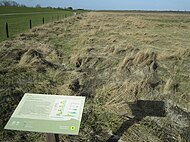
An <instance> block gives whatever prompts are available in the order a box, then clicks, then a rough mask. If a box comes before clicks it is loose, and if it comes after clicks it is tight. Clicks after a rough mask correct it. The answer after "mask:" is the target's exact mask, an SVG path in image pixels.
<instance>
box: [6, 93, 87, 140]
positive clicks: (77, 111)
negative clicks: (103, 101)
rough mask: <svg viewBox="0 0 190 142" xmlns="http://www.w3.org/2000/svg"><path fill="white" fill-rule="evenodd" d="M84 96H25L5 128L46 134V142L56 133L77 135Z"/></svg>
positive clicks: (57, 136) (52, 138)
mask: <svg viewBox="0 0 190 142" xmlns="http://www.w3.org/2000/svg"><path fill="white" fill-rule="evenodd" d="M84 102H85V97H82V96H62V95H44V94H30V93H26V94H25V95H24V96H23V98H22V100H21V101H20V103H19V105H18V106H17V108H16V109H15V111H14V113H13V114H12V116H11V118H10V119H9V121H8V123H7V124H6V126H5V129H9V130H20V131H31V132H42V133H47V134H46V135H47V136H46V137H47V142H59V135H58V134H68V135H78V133H79V128H80V122H81V118H82V112H83V107H84Z"/></svg>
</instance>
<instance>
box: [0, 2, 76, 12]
mask: <svg viewBox="0 0 190 142" xmlns="http://www.w3.org/2000/svg"><path fill="white" fill-rule="evenodd" d="M0 6H13V7H28V6H26V5H24V4H19V3H17V2H16V1H12V0H3V1H0ZM35 7H36V8H42V7H41V6H40V5H39V4H36V6H35ZM44 8H45V7H44ZM46 8H49V9H60V10H61V9H62V10H73V8H72V7H67V8H62V7H57V8H56V7H52V6H47V7H46Z"/></svg>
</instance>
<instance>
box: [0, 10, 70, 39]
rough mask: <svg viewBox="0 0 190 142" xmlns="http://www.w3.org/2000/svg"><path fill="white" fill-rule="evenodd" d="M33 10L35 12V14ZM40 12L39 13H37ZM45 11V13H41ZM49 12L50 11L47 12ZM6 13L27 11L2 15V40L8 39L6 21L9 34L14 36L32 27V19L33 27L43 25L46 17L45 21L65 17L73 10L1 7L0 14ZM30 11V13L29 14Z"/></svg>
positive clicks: (0, 16)
mask: <svg viewBox="0 0 190 142" xmlns="http://www.w3.org/2000/svg"><path fill="white" fill-rule="evenodd" d="M31 12H34V13H33V14H32V13H31ZM35 12H38V13H35ZM39 12H43V13H39ZM47 12H48V13H47ZM2 13H3V14H5V13H26V14H15V15H0V23H1V24H0V42H1V41H3V40H6V39H7V37H6V30H5V25H6V22H7V23H8V25H9V36H10V38H14V37H15V35H17V34H19V33H22V32H25V31H27V30H29V28H30V25H29V24H30V23H29V22H30V19H31V20H32V27H34V26H39V25H42V24H43V22H42V19H43V17H44V19H45V23H49V22H52V18H53V21H57V20H60V19H63V18H64V17H65V16H66V17H67V16H71V15H72V13H73V12H72V11H64V10H57V9H47V8H25V7H20V8H18V7H0V14H2ZM27 13H28V14H27Z"/></svg>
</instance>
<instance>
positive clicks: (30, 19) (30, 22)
mask: <svg viewBox="0 0 190 142" xmlns="http://www.w3.org/2000/svg"><path fill="white" fill-rule="evenodd" d="M30 29H32V20H31V19H30Z"/></svg>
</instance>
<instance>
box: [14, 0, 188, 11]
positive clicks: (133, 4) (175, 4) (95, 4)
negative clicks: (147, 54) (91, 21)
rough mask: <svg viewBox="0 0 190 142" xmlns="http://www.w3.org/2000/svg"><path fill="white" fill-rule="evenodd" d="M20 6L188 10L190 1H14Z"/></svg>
mask: <svg viewBox="0 0 190 142" xmlns="http://www.w3.org/2000/svg"><path fill="white" fill-rule="evenodd" d="M14 1H16V2H18V3H19V4H25V5H27V6H35V5H37V4H40V5H41V6H42V7H46V6H52V7H73V8H75V9H78V8H81V9H92V10H187V11H190V0H14Z"/></svg>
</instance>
